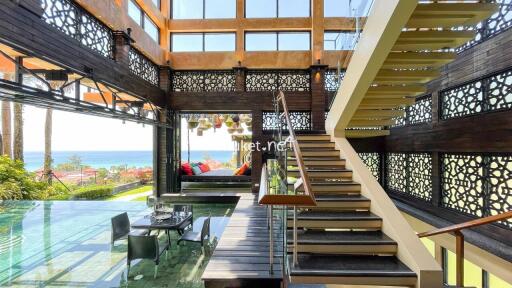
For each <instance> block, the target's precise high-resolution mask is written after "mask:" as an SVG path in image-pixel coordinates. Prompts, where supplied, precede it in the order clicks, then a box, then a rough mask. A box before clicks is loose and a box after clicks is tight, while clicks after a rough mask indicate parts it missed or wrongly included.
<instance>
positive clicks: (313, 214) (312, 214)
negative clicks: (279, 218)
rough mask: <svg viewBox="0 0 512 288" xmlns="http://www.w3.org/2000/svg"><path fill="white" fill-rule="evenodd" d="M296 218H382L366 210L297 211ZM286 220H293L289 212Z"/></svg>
mask: <svg viewBox="0 0 512 288" xmlns="http://www.w3.org/2000/svg"><path fill="white" fill-rule="evenodd" d="M297 219H298V220H319V221H358V220H382V218H380V217H379V216H377V215H375V214H373V213H371V212H368V211H343V212H334V211H318V210H312V211H300V212H298V213H297ZM288 220H293V215H292V214H291V213H289V215H288Z"/></svg>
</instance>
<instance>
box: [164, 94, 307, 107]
mask: <svg viewBox="0 0 512 288" xmlns="http://www.w3.org/2000/svg"><path fill="white" fill-rule="evenodd" d="M285 95H286V102H287V103H288V106H289V109H290V110H311V92H285ZM272 98H273V95H272V92H172V93H170V105H171V108H172V109H174V110H180V111H189V110H198V111H251V110H254V109H257V110H273V109H274V107H273V105H272Z"/></svg>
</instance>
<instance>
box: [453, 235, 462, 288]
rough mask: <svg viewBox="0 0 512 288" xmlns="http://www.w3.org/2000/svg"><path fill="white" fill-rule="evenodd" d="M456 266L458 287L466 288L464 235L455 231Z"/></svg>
mask: <svg viewBox="0 0 512 288" xmlns="http://www.w3.org/2000/svg"><path fill="white" fill-rule="evenodd" d="M455 257H456V260H455V262H456V263H455V265H456V273H457V275H456V281H455V283H456V285H457V287H464V235H463V234H462V232H460V231H455Z"/></svg>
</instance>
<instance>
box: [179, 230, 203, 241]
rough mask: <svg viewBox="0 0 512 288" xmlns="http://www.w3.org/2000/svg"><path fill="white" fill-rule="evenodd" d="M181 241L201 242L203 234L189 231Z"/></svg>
mask: <svg viewBox="0 0 512 288" xmlns="http://www.w3.org/2000/svg"><path fill="white" fill-rule="evenodd" d="M179 241H191V242H201V233H199V232H193V231H187V232H186V233H185V234H183V236H181V238H180V240H179Z"/></svg>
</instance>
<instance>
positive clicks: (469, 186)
mask: <svg viewBox="0 0 512 288" xmlns="http://www.w3.org/2000/svg"><path fill="white" fill-rule="evenodd" d="M441 163H442V166H441V187H442V189H441V190H442V204H441V205H442V206H444V207H447V208H451V209H454V210H457V211H459V212H463V213H467V214H471V215H474V216H478V217H482V216H483V211H484V209H483V208H484V182H483V177H484V169H483V157H482V156H479V155H465V154H460V155H459V154H443V155H442V156H441Z"/></svg>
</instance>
